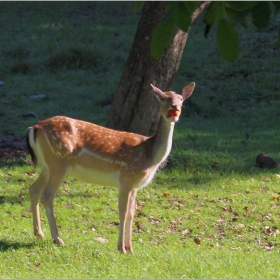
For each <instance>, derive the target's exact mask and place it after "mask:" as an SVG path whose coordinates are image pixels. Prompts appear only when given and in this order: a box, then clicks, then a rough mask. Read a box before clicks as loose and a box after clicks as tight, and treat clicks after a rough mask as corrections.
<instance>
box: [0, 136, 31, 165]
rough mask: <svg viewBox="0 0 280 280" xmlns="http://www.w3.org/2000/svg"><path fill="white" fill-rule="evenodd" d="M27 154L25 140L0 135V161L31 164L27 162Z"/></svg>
mask: <svg viewBox="0 0 280 280" xmlns="http://www.w3.org/2000/svg"><path fill="white" fill-rule="evenodd" d="M27 154H29V152H28V150H27V146H26V140H25V138H19V137H17V136H15V135H0V160H1V161H2V162H5V163H9V162H11V161H15V160H20V161H23V162H25V163H31V161H30V160H27Z"/></svg>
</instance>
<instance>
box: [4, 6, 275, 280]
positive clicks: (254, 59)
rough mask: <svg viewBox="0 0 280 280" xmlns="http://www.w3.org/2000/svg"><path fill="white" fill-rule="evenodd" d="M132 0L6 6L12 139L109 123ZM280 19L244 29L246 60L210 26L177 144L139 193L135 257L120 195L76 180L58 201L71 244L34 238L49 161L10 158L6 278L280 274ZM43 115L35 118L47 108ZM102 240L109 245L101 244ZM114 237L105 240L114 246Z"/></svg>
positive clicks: (197, 55) (186, 61) (195, 52)
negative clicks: (228, 51) (265, 159)
mask: <svg viewBox="0 0 280 280" xmlns="http://www.w3.org/2000/svg"><path fill="white" fill-rule="evenodd" d="M133 6H134V3H130V2H58V3H57V2H16V3H15V2H0V33H1V38H0V54H1V56H0V59H1V60H0V81H1V82H2V83H4V85H2V86H0V97H1V104H0V134H2V135H5V134H13V135H16V136H17V137H24V135H25V132H26V129H27V127H28V126H29V125H31V124H34V123H35V122H36V121H37V120H38V119H43V118H47V117H50V116H54V115H59V114H63V115H67V116H70V117H75V118H79V119H84V120H87V121H92V122H95V123H98V124H101V125H105V123H106V118H107V114H108V109H106V105H108V104H110V102H111V99H112V96H113V95H114V93H115V91H116V88H117V84H118V82H119V79H120V76H121V74H122V70H123V68H124V66H125V62H126V58H127V56H128V52H129V50H130V47H131V44H132V41H133V37H134V34H135V30H136V27H137V23H138V20H139V17H140V15H139V14H136V15H135V14H133ZM279 23H280V19H279V17H278V18H273V19H272V23H271V25H270V26H269V27H268V28H267V29H265V30H262V31H258V30H255V29H254V28H253V27H251V26H250V25H249V27H248V29H247V30H244V29H243V28H242V27H240V28H239V29H238V31H239V35H240V40H241V45H240V52H239V55H238V58H237V59H236V61H235V62H234V63H228V62H226V61H225V60H224V59H223V58H222V57H221V55H220V54H219V52H218V49H217V44H216V38H215V32H214V31H215V30H213V32H212V33H211V34H210V36H209V38H208V39H205V38H204V36H203V25H202V21H201V19H200V20H198V21H197V22H196V23H195V24H194V26H193V28H192V30H191V33H190V35H189V38H188V42H187V45H186V49H185V52H184V55H183V58H182V61H181V66H180V69H179V71H178V74H177V76H176V79H175V82H174V87H173V88H174V90H176V91H180V90H181V88H182V87H183V86H185V85H186V84H187V83H189V82H191V81H195V82H196V84H197V86H196V89H195V91H194V94H193V96H192V97H191V98H190V99H189V100H188V101H186V105H185V107H184V112H183V116H182V117H181V119H180V122H179V123H178V124H176V128H175V133H174V142H173V150H172V152H171V155H170V158H169V160H168V162H167V164H166V166H165V168H164V169H163V170H161V171H160V172H159V173H158V175H157V176H156V177H155V179H154V181H153V183H151V184H150V186H148V187H147V188H145V189H143V190H141V191H139V194H138V197H137V209H136V216H135V224H134V232H133V242H134V251H135V253H134V255H130V254H128V255H122V254H120V253H119V252H118V251H117V250H116V243H117V235H118V212H117V190H116V189H113V188H110V187H107V186H102V187H101V186H98V185H90V184H86V183H83V182H79V181H76V180H74V179H73V178H71V177H68V178H67V180H66V181H64V182H63V185H62V187H61V189H60V191H59V193H58V196H57V198H56V200H55V214H56V218H57V223H58V225H59V231H60V234H61V237H62V238H63V240H64V241H65V243H66V246H65V247H64V248H61V247H59V246H56V245H55V244H53V242H52V240H51V236H50V233H49V227H48V223H47V220H46V216H45V214H44V213H43V211H42V226H43V230H44V233H45V236H46V239H45V240H39V239H37V238H36V237H34V236H33V229H32V217H31V212H30V201H29V196H28V187H29V186H30V185H31V184H32V183H33V182H34V180H35V178H36V177H37V176H38V174H39V171H40V169H39V168H36V169H33V167H32V166H31V165H30V164H28V163H30V158H29V157H28V159H22V160H17V159H13V158H8V159H7V158H2V163H1V170H0V211H1V216H2V227H1V230H0V259H1V262H0V278H37V279H38V278H279V251H280V221H279V220H280V200H279V197H280V189H279V180H280V170H279V168H274V169H259V168H257V167H256V166H255V158H256V156H257V155H258V154H259V153H261V152H266V153H267V154H268V155H269V156H271V157H272V158H274V159H275V160H277V161H279V158H280V154H279V151H280V141H279V125H278V123H279V120H280V112H279V105H280V99H279V96H280V95H279V93H280V80H279V74H280V69H279V65H280V56H279V50H280V49H279V46H278V45H277V44H276V39H277V34H278V31H277V26H278V25H279ZM36 115H37V116H38V117H37V118H35V117H34V116H36ZM100 237H101V238H102V239H100ZM100 241H103V242H100Z"/></svg>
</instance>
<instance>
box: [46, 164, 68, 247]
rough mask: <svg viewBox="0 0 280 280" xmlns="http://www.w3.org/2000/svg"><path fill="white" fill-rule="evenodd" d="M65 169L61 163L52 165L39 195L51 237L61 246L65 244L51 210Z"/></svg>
mask: <svg viewBox="0 0 280 280" xmlns="http://www.w3.org/2000/svg"><path fill="white" fill-rule="evenodd" d="M66 171H67V168H66V167H65V166H63V165H60V166H59V165H54V166H52V168H50V176H49V180H48V182H47V184H46V187H45V188H44V190H43V192H42V195H41V199H42V202H43V204H44V207H45V210H46V215H47V218H48V222H49V226H50V231H51V235H52V238H53V240H54V242H55V243H57V244H59V245H62V246H64V245H65V244H64V242H63V240H62V239H61V238H60V237H59V234H58V230H57V226H56V221H55V217H54V212H53V202H54V198H55V195H56V193H57V191H58V189H59V187H60V185H61V184H62V181H63V179H64V177H65V176H66V173H67V172H66Z"/></svg>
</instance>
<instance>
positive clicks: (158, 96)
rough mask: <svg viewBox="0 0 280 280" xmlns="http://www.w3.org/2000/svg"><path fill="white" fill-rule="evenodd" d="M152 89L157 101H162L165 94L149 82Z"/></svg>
mask: <svg viewBox="0 0 280 280" xmlns="http://www.w3.org/2000/svg"><path fill="white" fill-rule="evenodd" d="M151 87H152V89H153V90H154V92H155V94H156V97H157V99H158V100H159V101H163V100H164V99H165V94H164V92H162V91H161V90H160V89H159V88H157V87H155V86H154V85H152V84H151Z"/></svg>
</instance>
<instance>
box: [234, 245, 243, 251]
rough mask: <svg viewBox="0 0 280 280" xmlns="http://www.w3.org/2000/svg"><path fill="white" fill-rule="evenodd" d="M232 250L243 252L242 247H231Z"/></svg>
mask: <svg viewBox="0 0 280 280" xmlns="http://www.w3.org/2000/svg"><path fill="white" fill-rule="evenodd" d="M231 250H238V251H242V249H241V247H235V246H233V247H231Z"/></svg>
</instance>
